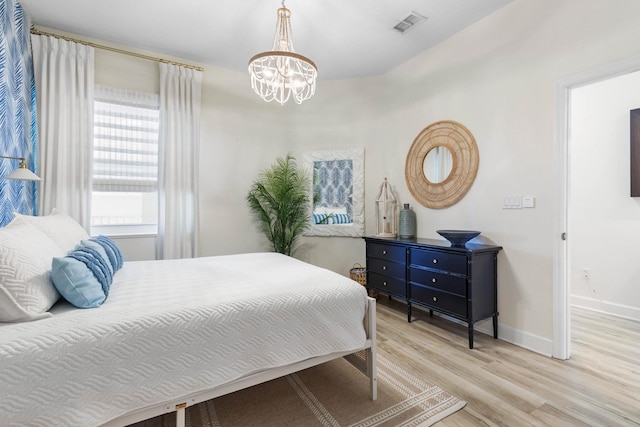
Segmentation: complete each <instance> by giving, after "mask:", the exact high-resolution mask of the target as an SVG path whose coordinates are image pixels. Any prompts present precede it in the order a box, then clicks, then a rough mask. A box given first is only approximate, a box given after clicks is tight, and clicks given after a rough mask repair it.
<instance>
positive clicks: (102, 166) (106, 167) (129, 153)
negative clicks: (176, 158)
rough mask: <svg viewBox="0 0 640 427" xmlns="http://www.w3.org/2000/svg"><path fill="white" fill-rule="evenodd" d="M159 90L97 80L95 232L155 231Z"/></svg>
mask: <svg viewBox="0 0 640 427" xmlns="http://www.w3.org/2000/svg"><path fill="white" fill-rule="evenodd" d="M159 102H160V101H159V96H158V95H157V94H148V93H141V92H132V91H127V90H121V89H114V88H108V87H105V86H97V87H96V90H95V102H94V128H93V133H94V136H93V182H92V186H93V190H92V199H91V229H92V234H99V233H104V234H150V233H156V232H157V225H158V134H159V116H160V111H159Z"/></svg>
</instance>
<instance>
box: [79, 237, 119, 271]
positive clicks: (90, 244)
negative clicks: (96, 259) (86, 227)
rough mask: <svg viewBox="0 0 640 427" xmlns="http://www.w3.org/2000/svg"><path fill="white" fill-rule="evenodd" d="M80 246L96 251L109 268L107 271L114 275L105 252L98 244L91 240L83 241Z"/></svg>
mask: <svg viewBox="0 0 640 427" xmlns="http://www.w3.org/2000/svg"><path fill="white" fill-rule="evenodd" d="M81 244H82V245H83V246H88V247H90V248H92V249H95V250H96V251H98V253H99V254H100V256H101V257H102V259H104V260H105V261H106V262H107V265H108V266H109V271H111V275H113V274H114V273H115V270H114V269H113V265H111V261H110V260H109V255H107V251H105V250H104V247H103V246H102V245H101V244H100V243H98V242H94V241H93V240H83V241H82V243H81Z"/></svg>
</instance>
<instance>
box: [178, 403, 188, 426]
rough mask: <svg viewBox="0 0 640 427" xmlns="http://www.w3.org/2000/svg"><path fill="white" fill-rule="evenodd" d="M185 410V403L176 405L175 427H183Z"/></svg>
mask: <svg viewBox="0 0 640 427" xmlns="http://www.w3.org/2000/svg"><path fill="white" fill-rule="evenodd" d="M186 409H187V404H186V403H181V404H179V405H176V427H184V421H185V413H186Z"/></svg>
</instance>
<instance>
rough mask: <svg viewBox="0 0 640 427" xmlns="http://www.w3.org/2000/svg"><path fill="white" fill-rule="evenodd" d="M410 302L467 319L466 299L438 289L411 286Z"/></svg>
mask: <svg viewBox="0 0 640 427" xmlns="http://www.w3.org/2000/svg"><path fill="white" fill-rule="evenodd" d="M410 292H411V293H410V295H411V297H410V298H411V301H412V302H416V303H418V304H424V305H426V306H428V307H433V308H434V309H436V310H440V311H444V312H448V313H451V314H455V315H458V316H460V317H463V318H466V317H467V299H466V298H465V297H462V296H460V295H454V294H450V293H448V292H443V291H440V290H438V289H434V288H430V287H427V286H421V285H416V284H413V283H412V284H411V291H410Z"/></svg>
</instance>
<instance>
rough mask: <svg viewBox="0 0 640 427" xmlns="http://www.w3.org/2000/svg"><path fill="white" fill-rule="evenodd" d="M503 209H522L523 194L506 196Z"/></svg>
mask: <svg viewBox="0 0 640 427" xmlns="http://www.w3.org/2000/svg"><path fill="white" fill-rule="evenodd" d="M502 209H522V196H520V195H517V194H511V195H508V196H504V199H503V200H502Z"/></svg>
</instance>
